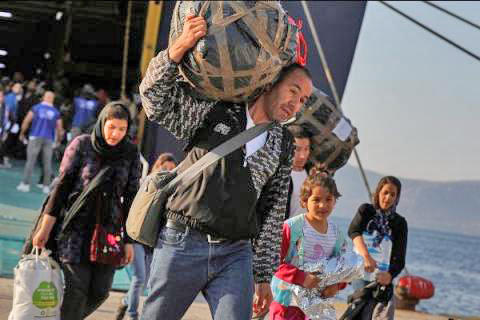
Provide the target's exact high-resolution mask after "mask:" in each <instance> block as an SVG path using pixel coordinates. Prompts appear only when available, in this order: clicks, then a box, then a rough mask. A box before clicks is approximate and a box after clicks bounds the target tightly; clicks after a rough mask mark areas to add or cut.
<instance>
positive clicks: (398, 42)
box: [342, 1, 480, 181]
mask: <svg viewBox="0 0 480 320" xmlns="http://www.w3.org/2000/svg"><path fill="white" fill-rule="evenodd" d="M388 3H389V4H391V5H393V6H395V7H396V8H398V9H400V10H402V11H403V12H405V13H407V14H409V15H410V16H412V17H414V18H415V19H417V20H419V21H420V22H422V23H424V24H426V25H427V26H429V27H430V28H432V29H433V30H435V31H437V32H439V33H441V34H442V35H444V36H446V37H447V38H449V39H451V40H453V41H455V42H457V43H458V44H460V45H461V46H463V47H466V48H467V49H469V50H470V51H473V52H474V53H475V54H477V55H480V30H477V29H475V28H473V27H471V26H469V25H467V24H465V23H463V22H461V21H459V20H457V19H455V18H453V17H450V16H448V15H446V14H445V13H443V12H440V11H438V10H437V9H435V8H433V7H431V6H429V5H427V4H425V3H422V2H420V1H411V2H397V1H389V2H388ZM434 3H436V4H438V5H439V6H442V7H444V8H446V9H448V10H450V11H452V12H455V13H456V14H458V15H460V16H462V17H464V18H467V19H468V20H470V21H473V22H475V23H477V24H480V1H479V2H473V1H472V2H468V1H459V2H454V1H452V2H448V1H434ZM478 94H480V61H477V60H475V59H473V58H472V57H470V56H468V55H466V54H465V53H463V52H461V51H460V50H458V49H456V48H454V47H453V46H451V45H449V44H448V43H446V42H444V41H443V40H441V39H439V38H437V37H435V36H434V35H432V34H431V33H429V32H427V31H425V30H424V29H422V28H420V27H419V26H417V25H415V24H414V23H412V22H410V21H408V20H407V19H405V18H404V17H402V16H400V15H399V14H397V13H395V12H394V11H392V10H391V9H389V8H387V7H385V6H384V5H382V4H381V3H379V2H373V1H372V2H368V4H367V8H366V12H365V16H364V20H363V23H362V27H361V31H360V35H359V39H358V42H357V48H356V51H355V55H354V59H353V63H352V67H351V70H350V75H349V78H348V82H347V86H346V89H345V93H344V96H343V100H342V108H343V111H344V113H345V115H346V116H347V117H348V118H350V119H351V120H352V124H353V125H354V126H355V127H357V129H358V133H359V138H360V144H359V145H358V147H357V151H358V153H359V155H360V158H361V161H362V164H363V166H364V168H366V169H369V170H373V171H376V172H379V173H382V174H389V175H390V174H391V175H396V176H399V177H403V178H411V179H423V180H431V181H454V180H480V99H479V98H478V96H477V95H478ZM349 163H350V164H352V165H354V166H357V163H356V160H355V158H354V156H353V154H352V157H351V158H350V161H349Z"/></svg>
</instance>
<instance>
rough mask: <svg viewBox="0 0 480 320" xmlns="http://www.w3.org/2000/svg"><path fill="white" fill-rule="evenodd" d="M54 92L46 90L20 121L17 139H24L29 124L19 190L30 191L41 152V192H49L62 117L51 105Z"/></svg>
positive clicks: (60, 133) (61, 132) (61, 131)
mask: <svg viewBox="0 0 480 320" xmlns="http://www.w3.org/2000/svg"><path fill="white" fill-rule="evenodd" d="M54 99H55V94H54V93H53V92H52V91H46V92H45V93H44V95H43V99H42V102H40V103H39V104H37V105H35V106H33V107H32V110H30V111H29V112H28V113H27V116H26V117H25V120H23V123H22V129H21V131H20V135H19V139H20V140H21V141H26V133H27V130H28V128H29V127H30V125H31V128H30V133H29V135H28V145H27V162H26V164H25V170H24V173H23V179H22V181H21V182H20V184H19V185H18V186H17V190H18V191H21V192H29V191H30V180H31V177H32V172H33V168H35V164H36V162H37V158H38V155H39V154H40V153H42V157H43V158H42V162H43V173H44V175H43V188H42V189H43V190H42V191H43V193H46V194H47V193H49V192H50V189H49V185H50V179H51V177H52V156H53V149H54V147H55V144H56V143H57V142H59V141H60V139H61V137H62V135H63V125H62V119H61V117H60V112H59V111H58V110H57V108H55V107H54V106H53V101H54Z"/></svg>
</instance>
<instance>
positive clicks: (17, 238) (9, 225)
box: [0, 161, 130, 290]
mask: <svg viewBox="0 0 480 320" xmlns="http://www.w3.org/2000/svg"><path fill="white" fill-rule="evenodd" d="M13 165H14V167H13V168H11V169H0V277H12V276H13V268H14V267H15V265H16V264H17V262H18V260H19V259H20V251H21V249H22V246H23V243H24V241H25V237H26V236H27V235H28V234H29V232H30V230H31V229H32V227H33V221H34V220H35V218H36V217H37V215H38V210H39V208H40V206H41V205H42V203H43V201H44V199H45V198H46V196H45V195H44V194H43V193H42V191H41V190H40V189H39V188H37V187H36V183H37V182H38V179H39V175H40V169H39V168H37V169H36V170H35V172H34V175H33V177H32V187H31V189H30V192H28V193H23V192H19V191H17V190H16V186H17V185H18V184H19V183H20V180H21V179H22V176H23V165H24V161H14V162H13ZM129 283H130V281H129V276H128V272H127V270H126V269H125V268H123V269H121V270H119V271H117V272H116V273H115V279H114V282H113V288H114V289H116V290H126V289H127V288H128V286H129Z"/></svg>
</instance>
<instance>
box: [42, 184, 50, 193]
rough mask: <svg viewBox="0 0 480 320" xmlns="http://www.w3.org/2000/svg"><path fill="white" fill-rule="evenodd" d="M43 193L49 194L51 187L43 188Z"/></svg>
mask: <svg viewBox="0 0 480 320" xmlns="http://www.w3.org/2000/svg"><path fill="white" fill-rule="evenodd" d="M42 192H43V193H45V194H49V193H50V187H49V186H43V188H42Z"/></svg>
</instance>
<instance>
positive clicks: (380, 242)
mask: <svg viewBox="0 0 480 320" xmlns="http://www.w3.org/2000/svg"><path fill="white" fill-rule="evenodd" d="M401 188H402V186H401V183H400V181H399V180H398V179H397V178H395V177H393V176H386V177H383V178H382V179H380V181H379V183H378V185H377V189H376V191H375V194H374V195H373V204H369V203H364V204H362V205H361V206H360V207H359V208H358V211H357V214H356V215H355V217H354V218H353V220H352V222H351V223H350V227H349V230H348V235H349V236H350V238H351V239H352V240H353V245H354V250H355V251H356V252H357V253H358V254H360V255H361V256H362V257H363V258H364V261H365V271H366V272H365V277H364V279H363V280H356V281H354V282H353V283H352V285H353V288H354V289H355V290H358V289H361V288H363V287H364V286H365V285H367V284H368V283H369V282H370V281H377V283H379V284H380V285H381V286H389V285H391V284H392V280H393V278H395V277H396V276H398V275H399V274H400V272H401V271H402V269H403V268H404V266H405V255H406V251H407V235H408V227H407V221H406V220H405V218H403V217H402V216H401V215H399V214H398V213H397V212H396V208H397V205H398V202H399V200H400V192H401ZM394 311H395V306H394V302H393V297H392V299H390V301H389V302H388V305H386V306H385V305H384V304H382V303H376V301H375V300H373V299H370V301H368V303H367V304H366V306H365V307H364V309H363V311H362V312H361V314H360V316H359V317H357V318H359V319H361V320H367V319H368V320H370V319H375V320H379V319H389V320H393V316H394Z"/></svg>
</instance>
